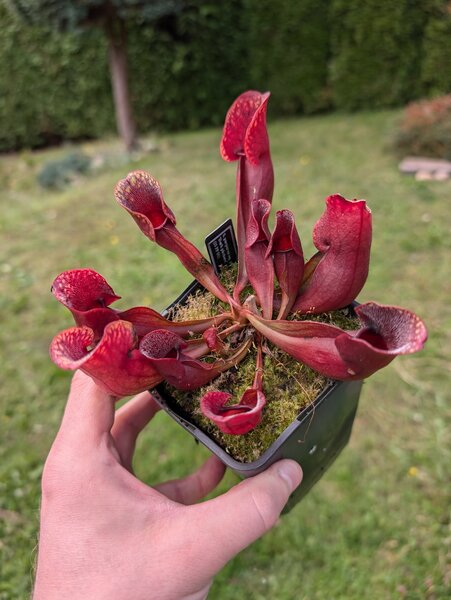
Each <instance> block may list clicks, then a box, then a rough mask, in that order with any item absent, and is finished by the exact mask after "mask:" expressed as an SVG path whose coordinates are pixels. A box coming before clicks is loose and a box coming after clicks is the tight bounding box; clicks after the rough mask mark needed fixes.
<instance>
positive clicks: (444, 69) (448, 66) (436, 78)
mask: <svg viewBox="0 0 451 600" xmlns="http://www.w3.org/2000/svg"><path fill="white" fill-rule="evenodd" d="M422 52H423V58H422V62H421V78H422V82H423V86H424V88H425V89H426V90H427V91H428V93H429V94H431V95H438V94H443V93H446V92H451V6H450V5H449V3H448V2H443V0H438V1H437V2H436V3H435V7H434V10H433V14H432V16H431V18H430V19H429V21H428V23H427V25H426V29H425V31H424V38H423V45H422Z"/></svg>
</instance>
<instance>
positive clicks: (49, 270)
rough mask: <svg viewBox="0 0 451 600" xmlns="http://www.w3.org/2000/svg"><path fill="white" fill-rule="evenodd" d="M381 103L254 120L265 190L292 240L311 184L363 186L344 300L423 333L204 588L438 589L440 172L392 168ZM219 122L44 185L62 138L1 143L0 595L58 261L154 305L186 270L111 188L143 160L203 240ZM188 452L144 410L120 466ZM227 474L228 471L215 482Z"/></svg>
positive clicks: (46, 416) (174, 469)
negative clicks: (335, 453)
mask: <svg viewBox="0 0 451 600" xmlns="http://www.w3.org/2000/svg"><path fill="white" fill-rule="evenodd" d="M397 116H398V115H397V113H393V112H381V113H368V114H359V115H352V116H343V115H330V116H324V117H316V118H309V119H297V120H289V121H279V122H276V123H272V122H270V134H271V142H272V154H273V161H274V166H275V172H276V190H275V197H274V206H275V208H276V209H280V208H284V207H287V208H290V209H292V210H293V211H294V212H295V214H296V216H297V222H298V225H299V230H300V234H301V238H302V240H303V245H304V251H305V254H306V256H309V255H310V254H311V253H313V244H312V241H311V230H312V227H313V225H314V223H315V221H316V220H317V219H318V218H319V216H320V214H321V213H322V211H323V207H324V198H325V197H326V196H327V195H329V194H331V193H333V192H340V193H341V194H343V195H345V196H347V197H351V198H354V197H357V198H366V199H367V200H368V203H369V206H370V207H371V209H372V211H373V228H374V241H373V249H372V265H371V269H370V276H369V279H368V282H367V284H366V286H365V288H364V290H363V292H362V293H361V294H360V297H359V299H360V300H361V301H367V300H371V299H372V300H376V301H379V302H381V303H386V304H400V305H402V306H405V307H407V308H410V309H412V310H414V311H415V312H417V313H418V314H420V315H421V316H422V317H424V319H425V321H426V324H427V326H428V329H429V336H430V339H429V341H428V343H427V347H426V349H425V351H423V352H422V353H420V354H418V355H415V356H412V357H402V358H398V359H397V360H396V361H395V362H394V363H392V364H391V365H390V366H389V367H388V368H386V369H385V370H383V371H382V372H379V373H377V374H376V375H375V376H373V377H371V379H369V380H368V381H367V382H366V383H365V385H364V388H363V393H362V398H361V403H360V408H359V412H358V416H357V419H356V423H355V426H354V432H353V436H352V439H351V442H350V445H349V446H348V448H347V449H346V450H345V451H344V453H343V454H342V455H341V457H340V458H339V459H338V460H337V462H336V463H335V465H334V466H333V467H332V468H331V469H330V471H329V472H328V473H327V475H326V476H325V477H324V478H323V480H322V481H321V482H320V483H319V484H318V485H317V486H316V487H315V489H314V490H313V491H312V492H311V493H310V494H309V495H308V496H307V498H306V499H305V500H304V501H303V502H302V503H301V504H299V505H298V506H297V507H296V508H295V509H294V510H293V511H292V512H291V513H290V514H289V515H287V516H286V517H283V519H282V520H281V521H280V523H279V524H278V525H277V526H276V527H275V529H274V530H273V531H272V532H271V533H269V534H268V535H267V536H266V537H265V538H264V539H262V540H260V541H258V542H257V543H256V544H254V545H253V546H252V547H251V548H249V549H247V550H246V551H244V552H243V553H242V554H241V555H240V556H238V557H237V558H236V559H235V560H234V561H232V562H231V563H230V564H229V565H228V567H227V568H226V569H225V570H224V571H223V572H222V573H221V574H220V575H219V576H218V578H217V580H216V582H215V584H214V586H213V588H212V591H211V596H210V597H211V598H213V599H216V598H217V599H219V600H229V599H230V600H232V599H233V600H240V599H246V600H247V599H249V598H252V599H256V600H258V599H268V598H274V599H277V600H279V599H280V600H291V599H293V600H294V599H296V600H301V599H304V598H305V599H309V600H330V599H341V598H342V599H346V600H363V599H368V600H374V599H379V598H381V599H385V598H406V599H409V600H413V599H417V598H418V599H423V598H428V599H430V600H432V599H438V598H445V597H448V596H447V585H448V586H449V583H450V581H451V577H450V573H449V571H448V576H447V575H446V567H447V565H446V557H447V547H446V543H447V542H448V544H449V541H450V532H449V513H448V510H449V496H448V497H447V491H448V490H447V483H448V484H449V480H448V482H447V477H448V476H449V472H450V465H451V450H450V444H449V438H448V439H447V432H446V429H447V426H449V421H450V419H449V417H450V412H449V410H450V409H449V406H450V405H449V399H450V394H449V390H450V384H449V375H450V363H449V356H450V350H451V341H450V332H451V308H450V304H451V303H450V299H451V287H450V282H451V248H450V247H451V231H450V221H449V215H450V210H449V199H450V192H451V182H444V183H442V182H416V181H415V180H414V179H412V178H410V177H406V176H403V175H401V174H399V172H398V170H397V161H396V159H395V158H394V157H393V155H392V154H391V152H390V150H389V149H388V140H389V137H390V135H391V133H392V131H393V127H394V124H395V121H396V118H397ZM219 137H220V131H218V130H211V131H203V132H200V133H182V134H176V135H170V136H164V137H161V138H160V139H159V140H158V145H159V151H158V152H154V153H152V154H148V155H147V156H146V157H145V158H142V159H140V160H138V161H135V162H134V163H123V164H122V165H118V166H116V167H111V168H108V169H104V170H103V171H102V172H101V173H99V174H98V175H97V176H96V177H95V178H94V177H87V178H85V179H83V180H81V181H79V182H77V183H76V184H74V185H72V186H71V187H68V188H67V189H65V190H64V191H59V192H48V191H44V190H42V189H40V188H39V187H38V185H37V183H36V178H35V177H36V172H37V170H38V169H39V168H40V166H41V165H42V163H43V162H44V161H46V160H49V158H51V157H52V158H53V157H55V156H60V155H61V154H63V153H64V150H61V149H59V150H51V151H46V152H40V153H33V154H31V153H23V154H19V155H11V156H3V157H0V188H1V190H2V209H1V219H0V230H1V242H0V303H1V304H0V306H1V310H0V319H1V327H0V340H1V344H0V352H1V357H0V360H1V364H2V393H1V400H0V402H1V416H0V419H1V421H0V429H1V448H0V536H1V538H0V552H1V553H2V556H1V557H0V564H1V567H0V571H1V578H0V579H1V581H0V599H5V600H6V599H8V600H10V599H16V598H17V599H19V598H21V599H23V598H25V597H26V596H27V593H28V592H29V590H30V586H31V582H32V578H33V565H34V560H35V547H36V543H37V525H38V508H39V481H40V476H41V471H42V464H43V461H44V459H45V456H46V453H47V452H48V449H49V446H50V444H51V441H52V439H53V437H54V435H55V433H56V430H57V427H58V424H59V421H60V419H61V415H62V411H63V408H64V404H65V397H66V393H67V389H68V385H69V379H70V374H69V373H66V372H63V371H60V370H58V369H57V368H56V367H55V366H54V365H53V364H52V363H51V362H50V359H49V358H48V351H47V349H48V345H49V342H50V340H51V338H52V337H53V335H54V334H55V333H56V332H57V331H59V330H61V329H64V328H66V327H68V326H70V325H71V324H72V321H71V317H70V314H69V312H68V311H66V310H65V309H64V308H63V307H61V306H60V305H59V304H58V303H57V302H56V300H54V298H53V297H52V296H51V294H50V293H49V289H50V284H51V282H52V280H53V278H54V277H55V276H56V275H57V274H58V273H60V272H61V271H63V270H65V269H69V268H75V267H81V266H85V267H86V266H89V267H92V268H94V269H96V270H97V271H99V272H100V273H102V274H103V275H104V276H105V277H106V278H107V280H108V281H109V283H110V284H111V285H112V286H113V288H114V289H115V291H116V292H117V293H119V294H121V295H122V296H123V297H124V300H121V301H120V304H118V307H119V306H122V307H126V306H127V307H128V306H133V305H137V304H151V305H152V306H153V307H154V308H157V309H161V308H163V307H164V306H165V305H166V304H167V303H168V302H169V301H170V300H172V299H173V298H174V297H175V296H176V295H177V294H178V292H179V291H180V290H181V289H182V288H183V287H184V286H185V285H186V284H187V283H188V282H189V281H190V277H189V275H187V274H186V273H185V271H184V270H183V268H182V267H181V266H179V264H178V262H177V259H176V257H175V256H173V255H170V254H169V253H167V252H164V251H162V250H160V249H158V248H157V247H154V246H152V245H151V244H150V243H149V242H148V240H146V238H145V237H144V236H143V235H142V234H141V233H140V232H139V230H138V228H137V227H136V225H135V223H134V222H133V221H132V219H131V218H130V217H129V216H128V215H127V214H126V213H125V211H123V209H121V208H120V207H119V206H118V205H116V203H115V201H114V199H113V195H112V190H113V187H114V185H115V183H116V181H117V180H118V179H120V178H122V177H123V176H124V175H125V174H126V173H127V172H128V171H129V170H131V169H136V168H142V169H146V170H148V171H150V172H151V173H152V174H153V175H154V176H155V177H157V179H159V180H160V182H161V184H162V186H163V190H164V193H165V198H166V201H167V202H168V204H169V205H170V206H171V208H172V209H173V210H174V212H175V214H176V216H177V219H178V224H179V226H180V229H181V230H182V232H184V233H185V234H186V235H187V236H188V237H189V238H190V239H191V240H192V241H193V242H194V243H196V244H197V245H198V246H199V247H202V246H203V238H204V236H205V235H206V234H207V233H208V232H209V231H210V230H211V229H212V228H213V227H215V226H216V225H217V224H219V223H220V222H222V220H224V219H225V218H226V217H228V216H230V215H232V216H233V215H234V189H235V183H234V182H235V165H230V164H225V163H223V162H222V161H221V159H220V158H219V154H218V143H219ZM115 144H117V142H115V141H112V142H111V143H110V144H109V143H108V142H107V141H105V142H98V143H97V144H87V145H85V149H86V150H87V151H89V152H99V151H102V150H105V149H106V148H110V149H111V148H114V147H115ZM116 147H117V146H116ZM446 357H447V358H446ZM447 404H448V405H447ZM205 456H206V451H205V450H204V449H202V448H200V447H197V446H196V445H195V444H194V443H193V442H192V440H191V439H190V438H189V437H188V436H187V434H185V432H183V431H182V430H181V429H178V428H177V426H176V425H175V424H174V423H173V422H172V421H171V420H170V419H169V418H168V417H167V416H166V415H165V414H158V415H157V417H156V418H155V420H154V422H153V423H152V426H150V427H148V428H147V430H146V431H145V432H143V434H142V436H141V439H140V442H139V445H138V449H137V456H136V471H137V473H138V475H139V476H140V477H141V478H142V479H143V480H144V481H146V482H149V483H152V482H157V481H160V480H164V479H167V478H172V477H175V476H180V475H183V474H186V473H188V472H189V471H190V470H191V469H192V468H193V467H195V466H197V465H199V464H200V463H201V462H202V461H203V460H204V458H205ZM234 481H235V480H234V478H233V477H232V475H230V474H228V475H227V476H226V478H225V480H224V482H223V484H221V490H225V489H227V487H228V486H230V485H231V484H232V483H233V482H234ZM448 489H449V488H448ZM448 552H449V548H448ZM447 577H448V578H447ZM448 591H449V590H448Z"/></svg>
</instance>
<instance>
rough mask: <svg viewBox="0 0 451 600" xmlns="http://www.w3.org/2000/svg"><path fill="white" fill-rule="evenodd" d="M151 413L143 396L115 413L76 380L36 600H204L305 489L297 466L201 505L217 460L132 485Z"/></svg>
mask: <svg viewBox="0 0 451 600" xmlns="http://www.w3.org/2000/svg"><path fill="white" fill-rule="evenodd" d="M157 411H158V405H157V404H156V403H155V401H154V400H153V398H152V397H151V395H150V394H149V393H147V392H144V393H142V394H139V395H138V396H136V397H135V398H133V399H132V400H130V401H129V402H127V403H126V404H125V405H124V406H122V407H121V408H120V409H119V410H118V411H117V412H115V410H114V399H113V398H112V397H110V396H108V395H107V394H106V393H105V392H103V391H102V390H101V389H100V388H99V387H97V386H96V385H95V383H94V382H93V381H92V379H91V378H89V377H88V376H87V375H85V374H83V373H82V372H77V373H76V374H75V376H74V378H73V380H72V386H71V390H70V394H69V399H68V403H67V407H66V411H65V413H64V417H63V421H62V424H61V428H60V430H59V432H58V435H57V437H56V440H55V442H54V444H53V446H52V448H51V451H50V454H49V456H48V459H47V461H46V464H45V468H44V473H43V477H42V504H41V529H40V538H39V553H38V563H37V573H36V583H35V590H34V596H33V598H34V600H44V599H45V600H53V599H55V598H58V600H61V599H62V598H63V599H67V600H77V599H78V598H80V599H83V600H93V599H95V600H103V599H106V598H108V600H144V599H145V600H149V599H151V598H156V599H158V600H170V599H171V600H172V599H173V600H183V599H186V600H188V599H189V600H197V599H200V598H205V597H206V596H207V594H208V590H209V587H210V585H211V583H212V578H213V577H214V575H215V574H216V573H217V572H218V571H219V570H220V569H221V568H222V567H223V566H224V565H225V564H226V563H227V562H228V561H229V560H230V559H231V558H232V557H234V556H235V555H236V554H238V552H240V551H241V550H243V548H245V547H246V546H248V545H249V544H250V543H252V542H253V541H254V540H256V539H257V538H259V537H260V536H261V535H263V534H264V533H265V532H266V531H268V530H269V529H271V527H272V526H273V525H274V524H275V522H276V521H277V518H278V516H279V514H280V512H281V511H282V509H283V507H284V505H285V503H286V502H287V500H288V497H289V495H290V493H291V492H292V491H293V490H294V489H295V488H296V487H297V486H298V485H299V483H300V481H301V479H302V471H301V468H300V467H299V465H298V464H297V463H295V462H294V461H290V460H283V461H280V462H278V463H276V464H274V465H272V466H271V467H270V468H269V469H267V470H266V471H265V472H264V473H261V474H260V475H257V476H255V477H252V478H250V479H247V480H245V481H242V482H241V483H239V484H238V485H236V486H235V487H233V488H232V489H231V490H229V491H228V492H227V493H225V494H223V495H222V496H219V497H217V498H214V499H213V500H208V501H206V502H203V503H201V504H195V503H196V502H197V501H198V500H200V499H201V498H202V497H204V496H205V495H206V494H208V493H209V492H210V491H211V490H213V489H214V488H215V487H216V485H217V484H218V483H219V481H220V480H221V478H222V476H223V473H224V466H223V465H222V463H221V462H220V461H219V460H218V459H217V458H216V457H210V458H209V459H208V460H207V462H206V463H205V464H204V465H203V466H202V467H200V469H199V470H198V471H196V472H195V473H193V474H191V475H189V476H188V477H185V478H183V479H179V480H174V481H168V482H166V483H162V484H160V485H156V486H154V487H149V486H147V485H146V484H144V483H143V482H141V481H139V480H138V479H136V477H135V476H134V475H133V472H132V466H131V465H132V457H133V452H134V449H135V442H136V438H137V436H138V434H139V432H140V431H141V430H142V429H143V427H144V426H145V425H146V424H147V423H148V422H149V421H150V419H151V418H152V417H153V416H154V414H155V413H156V412H157Z"/></svg>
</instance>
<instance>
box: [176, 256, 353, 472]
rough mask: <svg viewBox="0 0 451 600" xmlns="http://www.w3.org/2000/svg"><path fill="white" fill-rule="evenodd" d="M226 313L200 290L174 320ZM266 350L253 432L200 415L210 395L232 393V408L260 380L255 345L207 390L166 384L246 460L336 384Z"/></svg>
mask: <svg viewBox="0 0 451 600" xmlns="http://www.w3.org/2000/svg"><path fill="white" fill-rule="evenodd" d="M235 275H236V267H232V268H231V269H228V270H226V271H224V272H223V274H221V279H222V282H223V284H224V285H225V286H226V287H227V288H228V289H229V290H231V289H232V288H233V283H234V281H235ZM249 291H250V292H251V291H252V290H249ZM220 310H227V308H226V307H225V306H224V305H223V304H222V303H220V302H219V301H218V300H217V299H216V298H215V297H214V296H213V295H212V294H210V293H205V292H196V293H195V294H193V295H192V296H191V297H190V298H189V299H188V301H187V303H186V304H185V305H183V306H180V307H178V308H176V309H172V313H171V315H170V316H171V318H172V319H173V320H174V321H184V320H189V319H201V318H204V317H208V316H212V315H214V314H217V312H218V311H220ZM290 318H291V319H293V320H295V319H297V320H306V319H309V320H314V321H321V322H324V323H328V324H331V325H336V326H338V327H341V328H344V329H357V328H358V326H359V321H358V319H357V318H356V317H355V316H353V315H352V314H351V312H350V311H349V309H342V310H335V311H331V312H328V313H323V314H321V315H299V314H294V315H291V317H290ZM250 329H252V328H250ZM266 349H267V352H266V354H265V357H264V377H263V392H264V394H265V396H266V406H265V408H264V410H263V418H262V421H261V423H260V424H259V425H258V426H257V427H256V428H255V429H253V430H252V431H250V432H249V433H247V434H244V435H228V434H224V433H222V432H221V431H220V430H219V429H218V428H217V427H216V425H215V424H214V423H213V422H212V421H210V420H209V419H207V418H206V417H204V415H203V414H202V412H201V411H200V399H201V398H202V396H203V395H204V394H205V393H206V392H209V391H212V390H221V391H224V392H229V393H230V394H232V396H233V398H232V400H231V403H232V404H235V403H236V402H238V401H239V399H240V398H241V396H242V394H243V393H244V391H245V390H246V389H247V388H248V387H249V386H251V385H252V382H253V380H254V374H255V361H256V355H257V349H256V347H255V345H254V344H253V345H252V346H251V348H250V350H249V353H248V355H247V356H246V358H245V359H244V360H243V361H241V363H240V364H239V366H238V368H235V369H230V370H228V371H226V372H225V373H222V374H221V375H220V376H219V377H217V378H216V379H215V380H214V381H212V382H211V383H210V384H208V385H206V386H204V387H202V388H199V389H197V390H194V391H192V392H184V391H180V390H177V389H176V388H174V387H172V386H169V385H167V386H166V389H167V392H168V393H169V394H170V395H171V397H172V398H173V399H174V400H175V402H176V404H177V405H178V406H179V407H180V409H181V412H182V413H183V414H184V416H185V417H187V418H188V419H189V420H190V421H191V422H192V423H194V424H195V425H197V426H198V427H199V428H200V429H202V430H203V431H204V432H205V433H207V434H208V435H209V436H210V437H211V438H212V439H213V440H215V442H217V443H218V444H219V445H220V446H221V447H222V448H224V450H226V452H228V453H229V454H230V455H231V456H232V457H233V458H235V459H236V460H238V461H240V462H251V461H253V460H256V459H257V458H259V457H260V456H261V455H262V454H263V453H264V452H265V450H267V449H268V448H269V447H270V446H271V444H272V443H274V442H275V441H276V439H277V438H278V437H279V435H280V434H281V433H282V431H284V429H286V428H287V427H288V426H289V425H290V423H291V422H292V421H293V420H294V419H295V418H296V417H297V416H298V415H299V413H300V412H301V411H302V409H304V408H305V407H306V406H308V405H309V404H311V403H312V402H313V401H314V400H315V398H316V397H317V396H318V394H319V393H320V392H321V390H322V389H324V387H325V386H327V385H328V384H329V383H330V380H328V379H327V378H326V377H324V376H323V375H320V374H319V373H317V372H316V371H313V370H312V369H310V368H309V367H307V366H306V365H304V364H301V363H299V362H298V361H296V360H295V359H294V358H292V357H291V356H289V355H287V354H286V353H285V352H282V351H281V350H280V349H279V348H277V347H276V346H274V345H273V344H270V343H269V342H266ZM217 358H219V357H217Z"/></svg>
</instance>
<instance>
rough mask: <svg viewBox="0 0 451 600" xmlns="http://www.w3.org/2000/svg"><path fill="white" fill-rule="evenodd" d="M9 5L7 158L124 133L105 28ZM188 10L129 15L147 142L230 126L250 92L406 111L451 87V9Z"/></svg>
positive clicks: (282, 2) (4, 87)
mask: <svg viewBox="0 0 451 600" xmlns="http://www.w3.org/2000/svg"><path fill="white" fill-rule="evenodd" d="M21 2H22V3H25V4H27V2H24V0H21ZM132 3H133V2H132ZM11 4H14V3H13V2H12V0H2V1H0V22H1V24H2V35H1V36H0V151H7V150H17V149H20V148H27V147H38V146H43V145H49V144H53V143H57V142H60V141H63V140H75V139H83V138H96V137H99V136H102V135H104V134H106V133H109V132H113V131H114V130H115V119H114V106H113V100H112V95H111V83H110V78H109V75H108V66H107V63H108V56H107V54H108V53H107V42H106V40H105V36H104V34H103V32H102V30H101V29H87V30H85V31H81V30H80V31H78V30H70V31H67V32H58V31H57V30H56V28H55V27H53V26H50V25H48V26H43V25H26V24H24V23H23V21H21V20H18V19H17V18H16V17H15V16H14V11H11V10H8V7H9V8H11V6H10V5H11ZM19 4H20V2H19ZM31 4H32V3H31ZM69 4H70V3H69ZM144 4H146V3H144ZM182 4H183V8H182V9H181V10H178V11H175V12H173V13H171V14H169V15H165V16H163V17H161V18H159V19H158V20H152V21H145V22H143V19H142V18H140V19H138V18H137V17H136V18H135V17H133V15H132V16H129V17H127V20H126V26H127V33H128V59H129V68H130V74H129V79H130V90H131V101H132V106H133V112H134V116H135V120H136V123H137V124H138V129H139V132H140V133H145V132H147V131H149V130H153V129H164V130H175V129H185V128H190V129H196V128H198V127H200V126H204V125H218V124H220V123H221V122H222V120H223V116H224V113H225V111H226V109H227V107H228V105H229V104H230V101H231V100H232V99H233V98H234V97H235V96H236V95H237V94H238V93H240V92H241V91H242V90H243V89H246V88H249V87H254V88H257V89H270V90H271V91H272V92H273V94H274V96H273V100H274V102H273V103H272V107H271V110H272V111H273V112H272V114H273V115H282V116H284V115H295V114H302V113H316V112H320V111H325V110H331V109H341V110H347V111H348V110H360V109H371V108H381V107H391V106H399V105H403V104H405V103H406V102H408V101H411V100H414V99H417V98H420V97H427V96H436V95H440V94H445V93H447V92H450V91H451V69H449V65H450V64H451V9H450V3H449V2H448V1H446V0H422V1H418V0H366V1H365V2H364V3H362V2H360V1H359V0H298V1H297V2H293V1H292V0H278V2H273V1H272V0H229V1H227V2H225V1H219V2H214V1H213V0H186V1H185V2H183V3H182Z"/></svg>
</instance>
